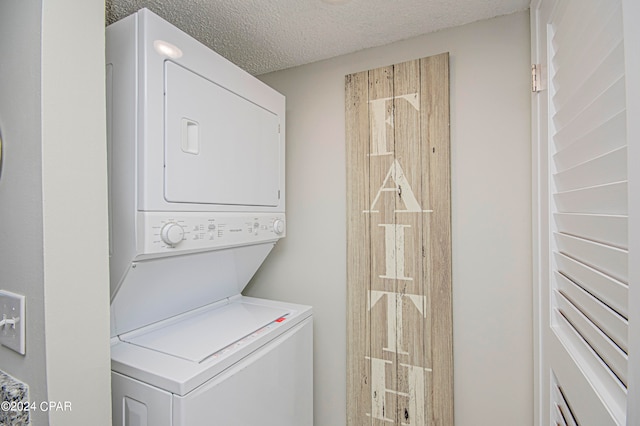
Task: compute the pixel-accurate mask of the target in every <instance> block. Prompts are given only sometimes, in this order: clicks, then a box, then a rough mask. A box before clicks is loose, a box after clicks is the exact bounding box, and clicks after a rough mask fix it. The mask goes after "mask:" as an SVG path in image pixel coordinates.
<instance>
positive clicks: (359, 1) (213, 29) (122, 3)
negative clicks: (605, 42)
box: [106, 0, 530, 75]
mask: <svg viewBox="0 0 640 426" xmlns="http://www.w3.org/2000/svg"><path fill="white" fill-rule="evenodd" d="M334 1H335V0H334ZM529 1H530V0H349V1H347V2H346V3H345V2H344V0H343V1H342V4H336V5H331V4H328V3H325V2H323V1H322V0H106V15H107V24H110V23H112V22H115V21H117V20H119V19H121V18H123V17H125V16H127V15H130V14H131V13H133V12H135V11H136V10H138V9H140V8H143V7H146V8H149V9H150V10H152V11H153V12H155V13H156V14H158V15H160V16H161V17H163V18H164V19H166V20H167V21H169V22H171V23H173V24H174V25H175V26H177V27H178V28H180V29H182V30H183V31H185V32H187V33H188V34H190V35H191V36H193V37H195V38H196V39H198V40H199V41H200V42H202V43H204V44H206V45H207V46H209V47H211V48H212V49H213V50H215V51H216V52H218V53H219V54H221V55H222V56H224V57H226V58H227V59H229V60H230V61H232V62H234V63H235V64H237V65H239V66H240V67H242V68H244V69H245V70H247V71H249V72H250V73H252V74H256V75H257V74H263V73H266V72H270V71H276V70H281V69H285V68H290V67H293V66H297V65H302V64H307V63H311V62H315V61H318V60H321V59H327V58H331V57H334V56H338V55H342V54H345V53H351V52H355V51H358V50H362V49H366V48H368V47H374V46H381V45H384V44H389V43H392V42H394V41H398V40H403V39H407V38H410V37H414V36H417V35H421V34H426V33H429V32H433V31H437V30H440V29H443V28H448V27H454V26H457V25H462V24H466V23H469V22H473V21H479V20H482V19H487V18H492V17H495V16H500V15H506V14H509V13H513V12H517V11H521V10H525V9H527V8H528V7H529Z"/></svg>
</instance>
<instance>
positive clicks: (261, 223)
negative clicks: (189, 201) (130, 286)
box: [138, 212, 285, 255]
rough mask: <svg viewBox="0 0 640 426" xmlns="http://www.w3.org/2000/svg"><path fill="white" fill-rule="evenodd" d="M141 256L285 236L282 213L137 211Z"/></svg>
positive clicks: (258, 241)
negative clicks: (171, 212) (172, 213)
mask: <svg viewBox="0 0 640 426" xmlns="http://www.w3.org/2000/svg"><path fill="white" fill-rule="evenodd" d="M138 215H139V221H138V223H139V224H140V225H141V226H140V227H139V228H138V237H139V241H140V242H141V243H142V244H141V245H142V247H140V248H141V249H142V253H140V254H143V255H150V254H162V253H166V254H171V253H173V252H176V251H179V252H182V251H204V250H210V249H217V248H224V247H230V246H237V245H245V244H256V243H260V242H266V241H274V240H277V239H278V238H281V237H284V235H285V221H284V214H279V213H253V214H244V213H237V214H233V213H226V214H206V213H205V214H203V213H195V212H194V213H189V212H181V213H179V214H175V215H171V214H167V213H164V212H163V213H156V212H142V213H138Z"/></svg>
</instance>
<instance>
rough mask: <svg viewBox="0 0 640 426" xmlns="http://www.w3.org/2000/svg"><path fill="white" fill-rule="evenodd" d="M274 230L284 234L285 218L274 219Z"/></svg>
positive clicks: (278, 233)
mask: <svg viewBox="0 0 640 426" xmlns="http://www.w3.org/2000/svg"><path fill="white" fill-rule="evenodd" d="M273 232H275V233H276V235H282V233H283V232H284V220H282V219H276V220H274V221H273Z"/></svg>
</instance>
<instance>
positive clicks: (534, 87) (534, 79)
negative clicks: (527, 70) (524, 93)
mask: <svg viewBox="0 0 640 426" xmlns="http://www.w3.org/2000/svg"><path fill="white" fill-rule="evenodd" d="M541 83H542V82H541V81H540V64H532V65H531V91H532V92H533V93H538V92H539V91H541V90H542V84H541Z"/></svg>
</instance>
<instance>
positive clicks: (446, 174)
mask: <svg viewBox="0 0 640 426" xmlns="http://www.w3.org/2000/svg"><path fill="white" fill-rule="evenodd" d="M346 146H347V257H348V259H347V265H348V266H347V287H348V289H347V298H348V300H347V336H348V342H347V425H348V426H360V425H370V426H377V425H393V424H395V425H413V426H431V425H449V426H452V425H453V343H452V342H453V339H452V314H451V201H450V200H451V196H450V193H451V190H450V186H451V185H450V157H449V151H450V149H449V55H448V53H444V54H441V55H437V56H432V57H428V58H423V59H420V60H415V61H410V62H405V63H401V64H397V65H392V66H389V67H384V68H378V69H374V70H370V71H365V72H360V73H356V74H351V75H348V76H346Z"/></svg>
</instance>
